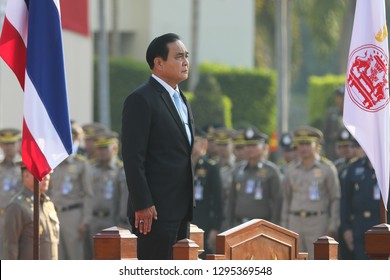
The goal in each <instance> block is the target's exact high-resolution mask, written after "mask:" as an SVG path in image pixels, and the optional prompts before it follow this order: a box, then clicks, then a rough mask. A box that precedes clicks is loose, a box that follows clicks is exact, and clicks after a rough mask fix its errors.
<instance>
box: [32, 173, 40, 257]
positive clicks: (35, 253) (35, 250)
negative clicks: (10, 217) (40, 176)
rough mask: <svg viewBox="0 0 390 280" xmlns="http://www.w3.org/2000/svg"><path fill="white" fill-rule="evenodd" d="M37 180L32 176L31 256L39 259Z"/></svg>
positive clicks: (38, 196)
mask: <svg viewBox="0 0 390 280" xmlns="http://www.w3.org/2000/svg"><path fill="white" fill-rule="evenodd" d="M39 203H40V194H39V182H38V180H37V179H36V178H34V225H33V242H34V245H33V246H34V247H33V257H34V260H39Z"/></svg>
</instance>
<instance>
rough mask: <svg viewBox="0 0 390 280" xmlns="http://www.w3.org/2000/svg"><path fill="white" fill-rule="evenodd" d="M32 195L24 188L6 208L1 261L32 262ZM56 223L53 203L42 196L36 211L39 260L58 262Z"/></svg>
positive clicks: (57, 222) (57, 226)
mask: <svg viewBox="0 0 390 280" xmlns="http://www.w3.org/2000/svg"><path fill="white" fill-rule="evenodd" d="M33 210H34V196H33V193H32V191H31V190H29V189H28V188H26V187H23V188H22V190H21V192H20V193H18V194H17V195H16V196H14V197H13V198H12V199H11V202H10V204H9V205H8V206H7V209H6V215H5V226H4V258H5V259H8V260H32V259H33V257H34V256H33V247H34V246H33V240H34V239H33V230H34V216H33V212H34V211H33ZM59 226H60V225H59V221H58V217H57V213H56V211H55V208H54V205H53V203H52V202H51V201H50V199H49V197H48V196H46V195H45V194H41V201H40V209H39V240H40V241H39V242H40V243H39V245H40V248H39V250H40V257H39V258H40V259H42V260H57V259H58V242H59Z"/></svg>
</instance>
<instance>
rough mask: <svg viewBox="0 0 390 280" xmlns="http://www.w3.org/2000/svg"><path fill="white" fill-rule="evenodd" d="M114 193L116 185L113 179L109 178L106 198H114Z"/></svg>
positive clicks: (105, 192) (105, 190) (105, 193)
mask: <svg viewBox="0 0 390 280" xmlns="http://www.w3.org/2000/svg"><path fill="white" fill-rule="evenodd" d="M113 193H114V186H113V183H112V180H108V181H107V183H106V187H105V189H104V198H105V199H107V200H110V199H112V196H113Z"/></svg>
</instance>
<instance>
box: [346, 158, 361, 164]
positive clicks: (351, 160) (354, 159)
mask: <svg viewBox="0 0 390 280" xmlns="http://www.w3.org/2000/svg"><path fill="white" fill-rule="evenodd" d="M358 159H359V157H353V158H351V159H350V160H349V162H348V163H349V164H351V163H353V162H355V161H357V160H358Z"/></svg>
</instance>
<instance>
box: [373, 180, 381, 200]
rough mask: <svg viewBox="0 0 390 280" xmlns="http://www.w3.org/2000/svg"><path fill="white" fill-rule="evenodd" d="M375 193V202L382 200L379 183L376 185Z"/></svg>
mask: <svg viewBox="0 0 390 280" xmlns="http://www.w3.org/2000/svg"><path fill="white" fill-rule="evenodd" d="M373 191H374V193H373V197H374V200H379V199H380V198H381V191H380V189H379V186H378V183H376V184H375V186H374V189H373Z"/></svg>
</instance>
